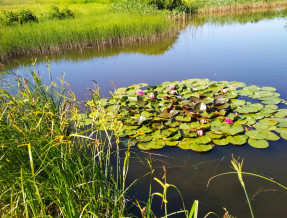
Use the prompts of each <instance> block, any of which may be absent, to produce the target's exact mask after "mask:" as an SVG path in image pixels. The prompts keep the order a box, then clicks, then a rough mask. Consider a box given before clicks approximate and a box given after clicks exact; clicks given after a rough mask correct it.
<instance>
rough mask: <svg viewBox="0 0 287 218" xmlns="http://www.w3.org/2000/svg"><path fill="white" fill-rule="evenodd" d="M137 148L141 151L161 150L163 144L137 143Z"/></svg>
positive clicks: (152, 142)
mask: <svg viewBox="0 0 287 218" xmlns="http://www.w3.org/2000/svg"><path fill="white" fill-rule="evenodd" d="M137 146H138V148H139V149H141V150H151V149H162V148H163V147H164V146H165V142H164V141H163V140H152V141H150V142H139V143H138V144H137Z"/></svg>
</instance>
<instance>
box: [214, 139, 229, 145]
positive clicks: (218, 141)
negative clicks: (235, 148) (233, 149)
mask: <svg viewBox="0 0 287 218" xmlns="http://www.w3.org/2000/svg"><path fill="white" fill-rule="evenodd" d="M213 142H214V144H216V145H220V146H223V145H228V144H229V140H228V139H227V138H223V139H213Z"/></svg>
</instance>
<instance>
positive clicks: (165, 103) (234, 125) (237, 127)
mask: <svg viewBox="0 0 287 218" xmlns="http://www.w3.org/2000/svg"><path fill="white" fill-rule="evenodd" d="M147 86H148V85H147V84H145V83H141V84H137V85H131V86H129V87H127V88H119V89H117V90H116V91H115V93H114V95H113V98H110V99H100V100H99V101H100V104H101V105H102V106H103V108H104V111H102V112H101V113H100V114H99V111H97V109H96V105H94V104H95V102H94V101H90V102H88V105H90V106H92V107H91V108H93V106H94V108H95V110H94V111H91V113H90V114H89V116H88V119H90V120H92V121H93V122H95V123H99V120H97V119H98V118H99V116H100V115H102V114H105V120H110V121H112V120H113V119H115V117H116V119H117V120H119V125H121V130H120V136H121V137H126V138H130V139H132V140H133V141H134V142H135V144H136V145H137V146H138V148H140V149H143V150H149V149H161V148H163V147H164V146H174V147H180V148H182V149H191V150H193V151H197V152H206V151H209V150H211V149H212V148H213V147H214V146H216V145H219V146H223V145H227V144H232V145H243V144H245V143H248V144H249V145H251V146H252V147H255V148H266V147H268V146H269V142H268V141H275V140H279V139H280V136H281V137H282V138H284V139H286V140H287V118H286V116H287V109H283V107H280V108H281V109H279V108H278V106H277V105H284V104H285V105H286V102H285V100H283V99H281V98H280V94H279V93H277V92H275V91H276V89H275V88H273V87H258V86H254V85H251V86H247V85H246V84H245V83H241V82H227V81H210V80H208V79H188V80H184V81H182V82H178V81H176V82H164V83H162V84H161V85H158V86H149V87H147ZM144 87H147V88H144ZM98 103H99V102H97V104H98ZM101 119H102V118H101Z"/></svg>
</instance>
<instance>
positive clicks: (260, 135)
mask: <svg viewBox="0 0 287 218" xmlns="http://www.w3.org/2000/svg"><path fill="white" fill-rule="evenodd" d="M245 134H246V135H247V136H249V137H250V138H252V139H265V138H266V137H267V134H266V132H265V131H262V130H250V131H247V132H246V133H245Z"/></svg>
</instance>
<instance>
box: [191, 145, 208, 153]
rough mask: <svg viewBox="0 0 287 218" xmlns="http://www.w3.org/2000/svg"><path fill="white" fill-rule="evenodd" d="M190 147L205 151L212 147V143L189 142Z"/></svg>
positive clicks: (197, 150) (194, 149)
mask: <svg viewBox="0 0 287 218" xmlns="http://www.w3.org/2000/svg"><path fill="white" fill-rule="evenodd" d="M190 149H191V150H193V151H196V152H207V151H210V150H211V149H212V145H211V144H205V145H200V144H195V143H191V144H190Z"/></svg>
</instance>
